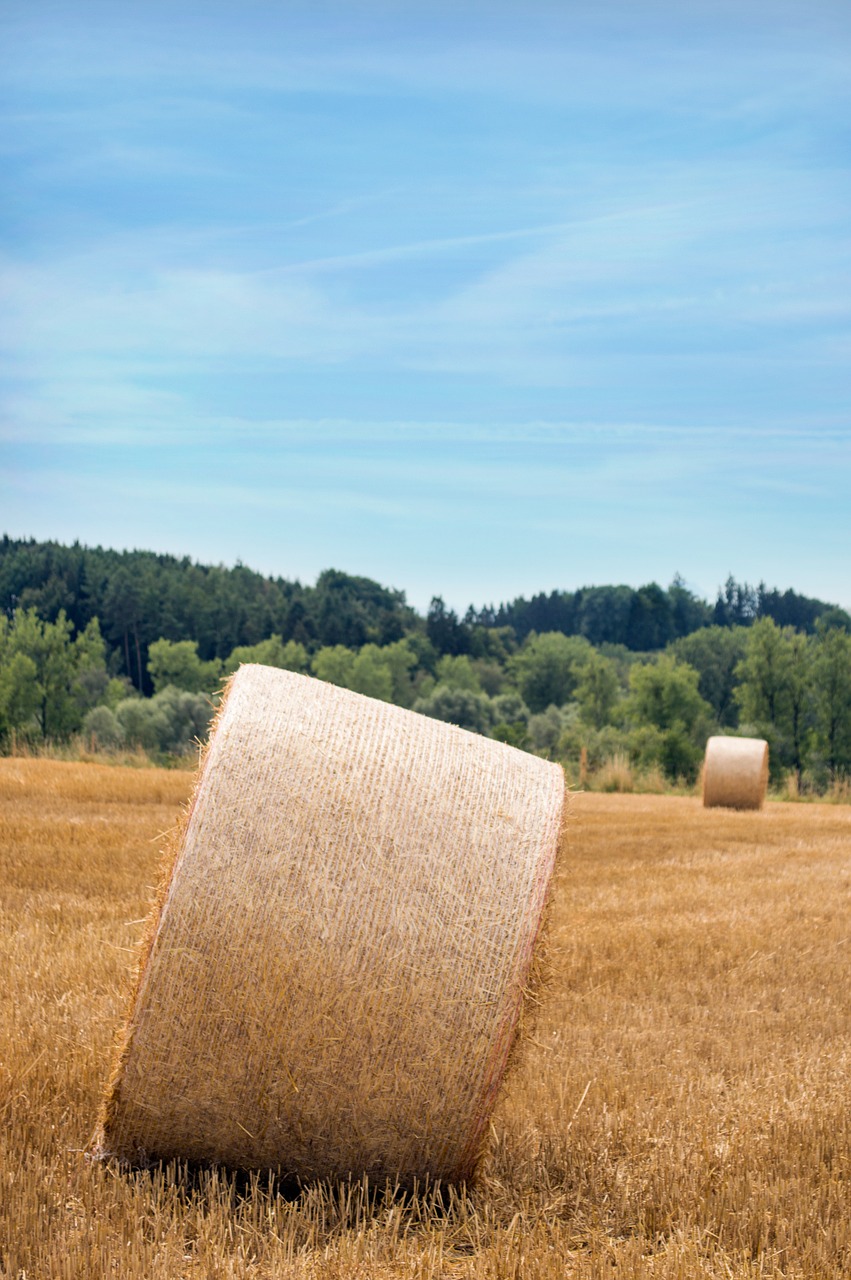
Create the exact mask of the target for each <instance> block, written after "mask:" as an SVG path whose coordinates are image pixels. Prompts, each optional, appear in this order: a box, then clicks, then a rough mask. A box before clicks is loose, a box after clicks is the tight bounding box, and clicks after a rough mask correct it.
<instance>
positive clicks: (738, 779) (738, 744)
mask: <svg viewBox="0 0 851 1280" xmlns="http://www.w3.org/2000/svg"><path fill="white" fill-rule="evenodd" d="M767 787H768V743H767V742H765V741H764V739H762V738H725V737H715V738H710V739H709V741H708V742H707V744H706V757H705V759H704V764H703V803H704V806H705V807H706V808H707V809H710V808H716V807H719V806H723V807H725V808H727V809H761V808H762V805H763V801H764V800H765V792H766V789H767Z"/></svg>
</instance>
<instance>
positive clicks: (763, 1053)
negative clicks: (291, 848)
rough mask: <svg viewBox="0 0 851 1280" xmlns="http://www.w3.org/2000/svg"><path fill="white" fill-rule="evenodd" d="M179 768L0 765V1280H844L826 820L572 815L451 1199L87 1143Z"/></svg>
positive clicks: (848, 929) (848, 888) (843, 1177)
mask: <svg viewBox="0 0 851 1280" xmlns="http://www.w3.org/2000/svg"><path fill="white" fill-rule="evenodd" d="M190 786H191V777H190V776H189V775H187V774H184V773H171V772H166V771H162V770H156V769H136V770H134V769H124V768H118V767H107V766H99V765H85V764H65V763H58V762H53V761H46V760H14V759H6V760H0V1120H1V1121H2V1123H0V1276H2V1277H3V1278H4V1280H7V1278H13V1280H54V1278H57V1280H59V1278H62V1280H64V1278H65V1277H68V1278H69V1280H70V1278H71V1277H73V1278H74V1280H89V1278H91V1280H97V1278H98V1277H102V1276H104V1277H106V1276H110V1277H111V1276H115V1277H121V1280H142V1278H143V1277H144V1280H196V1278H199V1277H243V1276H245V1277H251V1278H252V1280H255V1278H256V1280H261V1278H262V1280H271V1277H282V1278H285V1277H286V1278H289V1277H300V1278H304V1280H307V1278H308V1277H320V1276H327V1277H340V1278H341V1280H342V1278H343V1277H345V1278H346V1280H353V1278H358V1280H361V1278H363V1280H367V1278H369V1280H372V1278H374V1280H384V1278H385V1277H402V1276H404V1277H423V1278H426V1277H446V1278H447V1280H448V1278H449V1277H470V1278H471V1280H479V1278H484V1277H492V1278H493V1280H497V1278H502V1277H524V1278H525V1277H529V1280H535V1277H542V1278H543V1277H551V1278H553V1280H555V1278H556V1277H559V1278H560V1277H563V1276H576V1277H583V1278H588V1280H590V1278H592V1277H595V1278H596V1277H621V1278H623V1277H636V1278H639V1277H640V1278H642V1280H644V1278H647V1280H650V1278H651V1277H652V1278H653V1280H663V1278H673V1277H683V1278H685V1277H688V1278H689V1280H691V1278H696V1280H700V1278H704V1277H706V1278H708V1277H712V1280H716V1278H717V1280H721V1278H722V1277H724V1278H725V1280H728V1278H730V1277H734V1278H742V1280H743V1278H745V1277H747V1278H748V1280H750V1278H755V1277H758V1276H759V1277H780V1276H783V1277H812V1278H813V1280H815V1278H818V1280H840V1278H842V1280H847V1277H848V1276H849V1275H851V981H849V978H851V974H849V950H851V809H849V808H847V807H843V806H825V805H793V804H769V805H768V806H767V808H766V809H765V810H764V811H763V812H762V813H759V814H737V813H732V812H728V811H722V810H714V811H704V810H703V809H702V808H701V807H700V804H699V802H698V801H697V800H695V799H692V798H684V797H664V796H603V795H580V796H574V797H573V799H572V802H571V818H570V822H569V828H568V838H567V843H566V848H565V851H564V856H563V860H562V867H561V870H560V874H559V878H558V883H557V886H556V892H555V899H554V903H553V910H552V913H551V925H550V948H551V960H552V980H551V985H550V989H549V991H548V992H547V994H546V996H545V998H544V1000H543V1002H542V1005H541V1008H540V1010H539V1013H538V1018H537V1022H536V1025H535V1026H534V1028H533V1029H532V1030H531V1031H530V1039H529V1040H528V1042H527V1044H526V1046H525V1051H524V1052H523V1054H522V1055H521V1056H520V1059H519V1061H518V1063H517V1065H516V1066H515V1069H514V1072H513V1074H512V1076H511V1078H510V1080H509V1083H508V1086H507V1088H506V1090H505V1092H504V1095H503V1097H502V1100H501V1102H500V1104H499V1107H498V1110H497V1113H496V1114H495V1116H494V1120H493V1125H492V1129H491V1135H490V1141H489V1147H488V1151H487V1155H486V1158H485V1160H484V1162H483V1165H482V1170H481V1176H480V1178H479V1180H478V1182H477V1184H476V1185H475V1186H474V1187H472V1188H470V1189H468V1190H466V1191H463V1190H462V1191H457V1190H456V1191H453V1192H451V1193H445V1192H444V1193H441V1194H435V1193H434V1192H433V1191H426V1192H425V1193H424V1194H423V1195H421V1196H418V1197H414V1198H409V1199H403V1198H402V1197H401V1196H394V1195H392V1194H386V1193H384V1192H383V1191H382V1190H381V1189H373V1188H371V1187H365V1186H363V1185H362V1184H360V1183H358V1182H354V1183H352V1184H349V1185H345V1186H338V1187H333V1186H324V1185H321V1186H312V1187H308V1188H306V1189H305V1190H304V1191H303V1192H302V1193H301V1195H299V1196H295V1197H293V1196H292V1195H285V1194H283V1192H282V1189H281V1188H280V1187H279V1186H277V1185H276V1184H275V1182H274V1180H272V1179H270V1178H269V1177H267V1176H265V1175H259V1176H247V1175H242V1176H234V1175H231V1174H228V1173H227V1172H224V1171H215V1170H213V1171H210V1170H206V1171H205V1170H191V1171H187V1170H184V1169H181V1168H174V1167H168V1168H165V1169H156V1170H152V1171H147V1172H135V1173H127V1172H123V1171H121V1170H119V1169H117V1168H114V1167H111V1166H109V1165H101V1164H98V1163H92V1162H91V1161H90V1160H89V1159H88V1158H87V1156H86V1154H85V1148H86V1145H87V1142H88V1140H89V1137H90V1134H91V1131H92V1129H93V1127H94V1123H95V1119H96V1114H97V1107H98V1099H99V1096H100V1092H101V1090H102V1087H103V1083H104V1080H105V1077H106V1075H107V1073H108V1070H109V1064H110V1057H111V1046H112V1040H113V1035H114V1032H115V1028H116V1025H117V1023H118V1021H119V1020H120V1018H121V1016H122V1012H123V1008H124V1003H125V998H126V993H127V989H128V985H129V980H130V976H131V974H132V970H133V964H134V953H135V949H136V944H137V940H138V938H139V936H140V933H141V930H142V918H143V917H144V915H145V913H146V910H147V906H148V902H149V900H150V898H151V894H152V890H153V885H154V882H155V879H156V875H157V863H158V848H159V844H160V837H161V834H162V833H163V832H164V831H166V830H167V829H168V828H169V827H170V826H172V824H173V823H174V822H175V820H176V818H177V815H178V811H179V808H180V805H181V803H182V802H183V801H184V800H185V798H186V796H187V794H188V791H189V789H190Z"/></svg>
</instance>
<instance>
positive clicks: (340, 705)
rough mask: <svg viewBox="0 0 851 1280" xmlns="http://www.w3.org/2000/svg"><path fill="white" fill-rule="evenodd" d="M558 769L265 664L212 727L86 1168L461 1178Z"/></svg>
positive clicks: (476, 1144)
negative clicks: (197, 1166)
mask: <svg viewBox="0 0 851 1280" xmlns="http://www.w3.org/2000/svg"><path fill="white" fill-rule="evenodd" d="M563 801H564V781H563V775H562V771H561V769H560V768H559V767H558V766H556V765H552V764H548V763H547V762H545V761H543V760H540V759H538V758H537V757H535V756H532V755H528V754H526V753H524V752H521V751H517V750H515V749H514V748H512V747H508V746H505V745H504V744H502V743H498V742H494V741H491V740H490V739H486V738H482V737H479V736H477V735H474V734H471V733H466V732H465V731H464V730H462V729H458V728H456V727H455V726H454V725H448V724H444V723H442V722H440V721H437V720H430V719H427V718H426V717H424V716H420V715H415V714H414V713H413V712H410V711H405V710H403V709H402V708H400V707H395V706H391V705H389V704H387V703H383V702H378V701H375V700H374V699H372V698H365V697H362V696H361V695H359V694H355V693H351V692H349V691H348V690H345V689H339V688H335V687H334V686H332V685H329V684H323V683H322V682H320V681H318V680H314V679H311V678H309V677H307V676H300V675H295V674H294V673H292V672H289V671H280V670H273V669H271V668H268V667H261V666H255V665H249V666H243V667H241V668H240V670H239V671H238V672H237V674H236V676H235V677H234V678H233V680H232V682H231V684H230V686H229V690H228V693H227V696H226V699H225V702H224V705H223V708H222V710H221V712H220V714H219V717H218V720H217V723H216V726H215V729H214V732H213V736H212V739H211V742H210V746H209V749H208V752H207V755H206V759H205V763H204V766H203V770H202V773H201V777H200V781H199V784H198V787H197V790H196V793H195V797H194V800H193V803H192V807H191V811H190V814H189V817H188V821H187V824H186V827H185V832H184V835H183V837H182V840H181V842H180V846H179V849H178V851H177V854H176V858H175V861H174V866H173V869H172V871H171V875H170V879H169V881H168V883H167V886H166V887H165V888H164V890H163V894H162V905H161V907H160V908H159V910H158V913H157V916H156V920H155V921H154V922H153V923H152V928H151V936H150V941H149V943H148V947H149V950H148V952H147V954H146V956H145V958H144V961H143V963H142V967H141V973H140V978H139V984H138V990H137V993H136V996H135V1001H134V1004H133V1007H132V1009H131V1012H130V1015H129V1018H128V1023H127V1027H126V1030H125V1034H124V1042H123V1045H122V1047H121V1049H120V1052H119V1056H118V1061H117V1065H116V1068H115V1071H114V1074H113V1078H112V1081H111V1083H110V1085H109V1087H108V1090H107V1097H106V1101H105V1104H104V1110H103V1115H102V1118H101V1124H100V1130H99V1136H98V1139H97V1141H96V1147H95V1149H96V1150H97V1151H98V1153H99V1154H101V1155H106V1156H109V1155H115V1156H118V1157H121V1158H124V1159H126V1160H129V1161H131V1162H133V1163H140V1162H146V1161H149V1160H151V1159H160V1158H173V1157H177V1158H185V1159H189V1160H203V1161H207V1160H210V1161H218V1162H222V1163H225V1164H228V1165H232V1166H237V1167H243V1168H268V1167H271V1168H278V1169H280V1171H281V1172H282V1173H283V1174H284V1175H291V1176H294V1177H297V1178H300V1179H308V1178H315V1177H326V1176H327V1177H345V1176H346V1175H348V1174H350V1173H351V1174H355V1175H358V1174H361V1173H364V1172H366V1173H369V1174H371V1175H372V1176H374V1177H378V1178H383V1177H391V1178H397V1177H398V1178H399V1179H400V1181H402V1182H403V1183H411V1182H412V1181H413V1180H414V1179H425V1178H440V1179H444V1180H449V1181H454V1180H461V1179H464V1178H466V1177H468V1176H469V1175H470V1174H471V1173H472V1171H473V1170H474V1167H475V1164H476V1161H477V1158H478V1155H479V1152H480V1147H481V1143H482V1137H483V1132H484V1129H485V1126H486V1123H487V1119H488V1116H489V1114H490V1111H491V1109H492V1107H493V1103H494V1101H495V1096H496V1092H497V1089H498V1086H499V1084H500V1080H501V1078H502V1075H503V1072H504V1070H505V1066H506V1061H507V1058H508V1053H509V1049H510V1046H511V1043H512V1039H513V1035H514V1032H515V1029H516V1024H517V1020H518V1015H519V1012H520V1008H521V1003H522V999H523V993H524V984H525V983H526V981H527V978H528V975H529V971H530V964H531V959H532V950H533V946H534V943H535V940H536V936H537V935H538V932H539V929H540V924H541V919H542V913H543V910H544V904H545V900H546V897H547V892H548V887H549V884H550V880H551V875H552V871H553V865H554V860H555V855H556V848H557V844H558V839H559V834H560V829H561V820H562V809H563Z"/></svg>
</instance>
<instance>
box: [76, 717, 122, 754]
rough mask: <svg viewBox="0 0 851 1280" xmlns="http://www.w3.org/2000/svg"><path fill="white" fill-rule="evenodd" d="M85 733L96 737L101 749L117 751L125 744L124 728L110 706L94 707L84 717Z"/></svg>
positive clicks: (96, 742)
mask: <svg viewBox="0 0 851 1280" xmlns="http://www.w3.org/2000/svg"><path fill="white" fill-rule="evenodd" d="M83 733H84V735H85V736H86V738H94V740H95V744H96V745H97V746H98V747H99V748H100V750H101V751H117V750H118V748H119V747H120V746H123V745H124V730H123V729H122V727H121V725H120V723H119V721H118V719H117V717H116V715H115V712H113V711H110V709H109V707H92V709H91V711H87V712H86V715H85V716H84V718H83Z"/></svg>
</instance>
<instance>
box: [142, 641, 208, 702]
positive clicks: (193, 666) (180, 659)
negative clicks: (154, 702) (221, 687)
mask: <svg viewBox="0 0 851 1280" xmlns="http://www.w3.org/2000/svg"><path fill="white" fill-rule="evenodd" d="M148 654H149V657H148V674H149V675H150V677H151V682H152V683H153V686H154V693H162V691H163V690H164V689H166V688H168V687H169V686H171V687H172V688H174V689H183V690H184V692H186V693H213V692H214V691H215V689H216V688H217V687H218V684H219V681H220V680H221V675H222V664H221V663H220V662H219V660H218V659H217V658H213V659H212V660H211V661H210V662H202V661H201V659H200V658H199V656H198V644H197V641H195V640H162V639H160V640H155V641H154V643H153V644H152V645H151V647H150V649H149V650H148Z"/></svg>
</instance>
